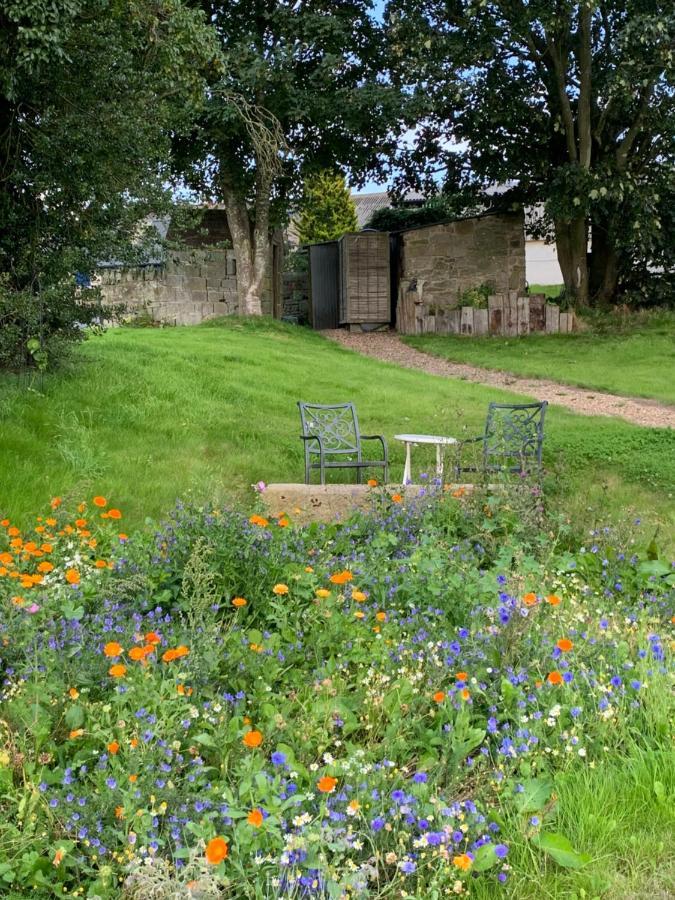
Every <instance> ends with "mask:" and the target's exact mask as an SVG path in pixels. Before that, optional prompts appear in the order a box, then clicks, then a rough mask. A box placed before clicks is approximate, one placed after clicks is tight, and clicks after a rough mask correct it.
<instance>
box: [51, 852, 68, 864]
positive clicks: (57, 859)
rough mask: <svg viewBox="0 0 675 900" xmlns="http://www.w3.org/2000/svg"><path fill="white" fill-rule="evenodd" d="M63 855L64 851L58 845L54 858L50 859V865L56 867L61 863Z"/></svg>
mask: <svg viewBox="0 0 675 900" xmlns="http://www.w3.org/2000/svg"><path fill="white" fill-rule="evenodd" d="M65 855H66V851H65V850H62V849H61V848H60V847H59V849H58V850H57V851H56V853H55V854H54V859H53V860H52V865H53V866H55V867H57V868H58V867H59V866H60V865H61V861H62V860H63V857H64V856H65Z"/></svg>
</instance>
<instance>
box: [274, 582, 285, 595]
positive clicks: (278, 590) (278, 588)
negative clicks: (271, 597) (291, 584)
mask: <svg viewBox="0 0 675 900" xmlns="http://www.w3.org/2000/svg"><path fill="white" fill-rule="evenodd" d="M272 593H273V594H276V595H277V596H279V597H280V596H282V595H283V594H287V593H288V585H287V584H275V585H274V587H273V588H272Z"/></svg>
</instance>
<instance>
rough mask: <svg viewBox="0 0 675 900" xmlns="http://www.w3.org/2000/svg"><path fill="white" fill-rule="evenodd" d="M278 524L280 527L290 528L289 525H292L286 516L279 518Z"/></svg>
mask: <svg viewBox="0 0 675 900" xmlns="http://www.w3.org/2000/svg"><path fill="white" fill-rule="evenodd" d="M277 525H278V526H279V528H288V526H289V525H290V522H289V521H288V519H287V518H286V516H282V517H281V518H280V519H278V520H277Z"/></svg>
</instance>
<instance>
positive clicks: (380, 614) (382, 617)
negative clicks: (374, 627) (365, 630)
mask: <svg viewBox="0 0 675 900" xmlns="http://www.w3.org/2000/svg"><path fill="white" fill-rule="evenodd" d="M375 618H376V619H377V621H378V622H386V621H387V614H386V612H382V611H380V612H376V613H375Z"/></svg>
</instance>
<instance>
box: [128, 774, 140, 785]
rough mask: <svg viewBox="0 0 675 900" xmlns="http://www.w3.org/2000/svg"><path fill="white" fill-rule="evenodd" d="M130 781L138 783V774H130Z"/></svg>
mask: <svg viewBox="0 0 675 900" xmlns="http://www.w3.org/2000/svg"><path fill="white" fill-rule="evenodd" d="M129 781H130V782H131V784H136V782H137V781H138V775H135V774H134V775H130V776H129Z"/></svg>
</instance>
